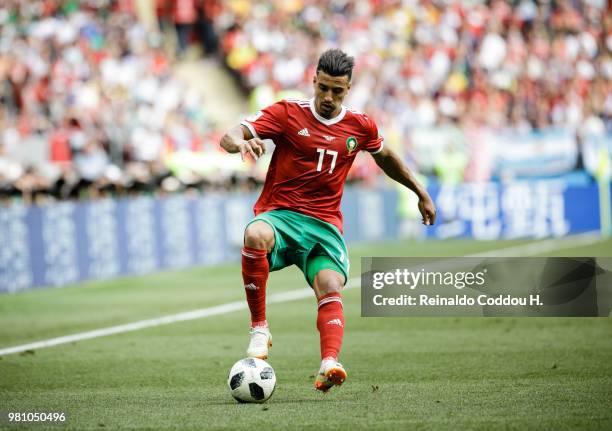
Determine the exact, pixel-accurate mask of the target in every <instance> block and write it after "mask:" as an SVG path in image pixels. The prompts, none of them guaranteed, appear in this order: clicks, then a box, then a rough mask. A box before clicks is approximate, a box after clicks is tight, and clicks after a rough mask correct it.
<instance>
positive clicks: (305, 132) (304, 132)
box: [298, 127, 310, 136]
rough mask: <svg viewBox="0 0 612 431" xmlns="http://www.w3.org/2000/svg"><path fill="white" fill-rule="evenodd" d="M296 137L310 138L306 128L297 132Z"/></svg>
mask: <svg viewBox="0 0 612 431" xmlns="http://www.w3.org/2000/svg"><path fill="white" fill-rule="evenodd" d="M298 135H300V136H310V133H308V129H307V128H306V127H304V128H303V129H302V130H300V131H299V132H298Z"/></svg>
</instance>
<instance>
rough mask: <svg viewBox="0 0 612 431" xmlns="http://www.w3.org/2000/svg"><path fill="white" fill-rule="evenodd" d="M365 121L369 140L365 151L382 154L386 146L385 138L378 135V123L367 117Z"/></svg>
mask: <svg viewBox="0 0 612 431" xmlns="http://www.w3.org/2000/svg"><path fill="white" fill-rule="evenodd" d="M365 119H366V128H367V131H368V136H369V139H368V141H367V142H366V144H365V147H364V150H366V151H367V152H369V153H370V154H376V153H380V152H381V151H382V149H383V146H384V138H383V137H382V136H380V134H379V133H378V126H376V123H375V122H374V121H373V120H372V119H371V118H370V117H365Z"/></svg>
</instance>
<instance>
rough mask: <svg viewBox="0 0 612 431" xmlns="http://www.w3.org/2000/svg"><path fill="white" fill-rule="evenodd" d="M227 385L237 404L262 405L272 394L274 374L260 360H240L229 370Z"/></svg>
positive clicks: (265, 363)
mask: <svg viewBox="0 0 612 431" xmlns="http://www.w3.org/2000/svg"><path fill="white" fill-rule="evenodd" d="M227 385H228V386H229V388H230V392H231V394H232V396H233V397H234V398H235V399H236V400H237V401H238V402H239V403H263V402H264V401H266V400H267V399H268V398H270V397H271V396H272V394H273V393H274V388H275V387H276V374H275V373H274V369H273V368H272V367H271V366H270V364H268V363H267V362H266V361H264V360H262V359H257V358H246V359H241V360H239V361H238V362H236V363H235V364H234V366H233V367H232V369H231V370H230V372H229V376H228V377H227Z"/></svg>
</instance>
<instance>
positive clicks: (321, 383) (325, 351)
mask: <svg viewBox="0 0 612 431" xmlns="http://www.w3.org/2000/svg"><path fill="white" fill-rule="evenodd" d="M343 286H344V275H342V274H340V273H339V272H336V271H334V270H331V269H323V270H321V271H319V272H318V273H317V275H316V277H315V279H314V282H313V288H314V291H315V294H316V296H317V304H318V315H317V329H318V330H319V336H320V341H321V367H320V369H319V373H318V375H317V378H316V379H315V389H317V390H319V391H323V392H327V391H329V390H330V389H331V388H332V387H333V386H340V385H341V384H342V383H344V381H345V380H346V377H347V374H346V370H345V369H344V367H343V366H342V365H341V364H340V363H339V362H338V354H339V353H340V348H341V347H342V338H343V336H344V312H343V309H342V296H341V294H340V292H341V290H342V287H343Z"/></svg>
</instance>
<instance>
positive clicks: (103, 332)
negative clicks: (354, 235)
mask: <svg viewBox="0 0 612 431" xmlns="http://www.w3.org/2000/svg"><path fill="white" fill-rule="evenodd" d="M599 241H601V237H599V236H596V234H594V233H587V234H581V235H575V236H572V237H568V238H563V239H548V240H543V241H539V242H536V243H529V244H522V245H517V246H513V247H506V248H501V249H496V250H490V251H487V252H484V253H477V254H473V255H470V257H487V256H490V257H506V256H532V255H536V254H540V253H546V252H549V251H552V250H555V249H563V247H564V245H567V246H568V247H569V246H571V247H576V246H585V245H589V244H594V243H596V242H599ZM360 281H361V278H360V277H355V278H351V279H350V280H349V281H348V283H347V284H346V286H345V289H355V288H357V287H359V285H360ZM309 297H312V290H311V289H310V288H302V289H296V290H290V291H288V292H281V293H274V294H271V295H268V297H267V299H266V302H267V303H268V304H277V303H281V302H289V301H296V300H298V299H304V298H309ZM246 308H247V303H246V301H234V302H228V303H226V304H221V305H216V306H214V307H207V308H201V309H199V310H192V311H186V312H183V313H177V314H170V315H167V316H162V317H157V318H154V319H147V320H140V321H138V322H133V323H126V324H124V325H117V326H109V327H107V328H100V329H94V330H93V331H86V332H79V333H76V334H72V335H65V336H62V337H57V338H50V339H48V340H42V341H36V342H33V343H28V344H22V345H19V346H13V347H7V348H4V349H0V356H5V355H10V354H14V353H21V352H25V351H26V350H36V349H43V348H45V347H52V346H58V345H60V344H68V343H73V342H76V341H83V340H89V339H91V338H99V337H106V336H108V335H113V334H123V333H125V332H131V331H137V330H139V329H145V328H152V327H155V326H161V325H167V324H170V323H175V322H185V321H187V320H195V319H202V318H204V317H210V316H217V315H220V314H228V313H231V312H234V311H238V310H244V309H246Z"/></svg>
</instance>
